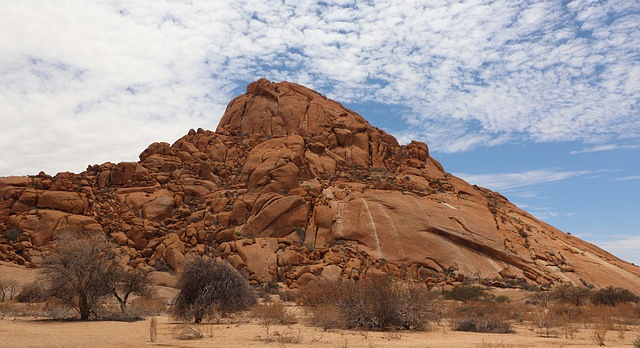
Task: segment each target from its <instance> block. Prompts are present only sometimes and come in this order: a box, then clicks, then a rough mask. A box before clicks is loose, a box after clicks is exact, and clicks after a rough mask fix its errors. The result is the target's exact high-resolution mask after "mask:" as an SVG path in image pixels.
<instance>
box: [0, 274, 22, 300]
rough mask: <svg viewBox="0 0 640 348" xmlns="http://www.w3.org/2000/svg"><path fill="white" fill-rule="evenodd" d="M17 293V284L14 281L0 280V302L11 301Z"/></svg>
mask: <svg viewBox="0 0 640 348" xmlns="http://www.w3.org/2000/svg"><path fill="white" fill-rule="evenodd" d="M17 293H18V283H16V281H15V280H5V279H0V302H2V301H6V300H12V299H13V297H14V296H15V295H16V294H17Z"/></svg>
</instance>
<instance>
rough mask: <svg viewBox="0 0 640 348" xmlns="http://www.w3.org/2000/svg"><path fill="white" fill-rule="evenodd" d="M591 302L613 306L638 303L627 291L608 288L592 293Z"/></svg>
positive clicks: (634, 295) (635, 297)
mask: <svg viewBox="0 0 640 348" xmlns="http://www.w3.org/2000/svg"><path fill="white" fill-rule="evenodd" d="M591 301H592V302H593V303H594V304H602V305H607V306H615V305H616V304H618V303H629V302H638V296H636V294H634V293H632V292H631V291H629V290H627V289H623V288H614V287H613V286H608V287H606V288H602V289H599V290H596V291H594V292H593V294H592V296H591Z"/></svg>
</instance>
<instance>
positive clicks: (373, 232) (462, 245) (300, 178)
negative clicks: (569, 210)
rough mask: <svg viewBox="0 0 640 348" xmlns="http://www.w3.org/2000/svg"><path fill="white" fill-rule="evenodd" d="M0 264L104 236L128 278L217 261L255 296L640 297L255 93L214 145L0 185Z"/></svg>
mask: <svg viewBox="0 0 640 348" xmlns="http://www.w3.org/2000/svg"><path fill="white" fill-rule="evenodd" d="M0 231H5V232H4V233H3V237H0V261H11V262H14V263H18V264H22V265H26V266H29V267H38V266H39V264H40V262H41V256H40V255H41V252H42V250H43V249H46V248H47V247H48V245H49V244H48V243H49V242H50V241H51V240H53V239H55V238H56V236H58V235H59V234H61V233H64V232H69V231H70V232H76V233H80V232H82V233H104V234H106V235H107V236H109V238H110V240H111V241H112V242H113V244H114V245H116V246H117V248H119V249H120V253H119V254H120V255H123V257H122V260H124V261H123V262H125V263H128V264H129V265H130V266H131V267H137V268H147V269H157V270H167V269H173V270H179V269H180V268H181V266H182V264H183V262H184V261H185V259H186V258H187V257H189V255H207V256H209V257H217V258H220V259H224V260H226V261H227V262H229V263H230V264H232V265H233V266H234V267H236V268H237V269H239V270H240V271H241V272H243V273H244V274H246V275H247V276H248V277H250V278H251V279H252V280H253V281H255V282H281V283H284V284H287V285H288V286H291V287H296V286H299V285H301V284H303V283H307V282H309V281H313V280H315V279H319V278H325V279H339V278H349V279H358V278H361V277H366V276H367V275H371V274H379V273H382V272H383V273H389V274H393V275H395V276H398V277H406V278H412V279H417V280H420V281H423V282H425V283H426V284H428V285H430V286H444V285H446V284H452V283H455V282H459V281H462V280H463V279H464V278H466V277H474V278H480V279H484V280H485V281H487V282H490V283H491V284H492V285H495V286H515V285H518V284H520V285H522V284H529V285H530V286H539V287H549V286H551V285H552V284H564V283H571V284H593V285H596V286H608V285H612V286H620V287H625V288H636V289H637V288H639V287H640V270H639V269H638V268H637V267H635V266H633V265H631V264H628V263H626V262H624V261H622V260H620V259H618V258H616V257H615V256H613V255H611V254H609V253H607V252H606V251H604V250H601V249H599V248H597V247H596V246H593V245H590V244H588V243H586V242H584V241H581V240H579V239H577V238H575V237H573V236H571V235H568V234H566V233H563V232H561V231H559V230H557V229H555V228H553V227H552V226H549V225H547V224H545V223H543V222H541V221H539V220H537V219H535V218H534V217H533V216H531V215H530V214H528V213H526V212H525V211H522V210H520V209H518V208H517V207H516V206H514V205H513V204H511V203H510V202H509V201H508V200H507V199H506V198H504V197H503V196H501V195H500V194H498V193H495V192H492V191H490V190H487V189H484V188H481V187H478V186H474V185H471V184H469V183H467V182H465V181H463V180H461V179H459V178H456V177H454V176H452V175H451V174H448V173H446V172H445V171H444V169H443V168H442V166H441V165H440V163H438V161H436V160H435V159H433V158H432V157H431V156H430V154H429V149H428V147H427V145H426V144H424V143H421V142H416V141H414V142H411V143H410V144H408V145H405V146H400V145H399V144H398V142H397V141H396V139H395V138H393V137H392V136H390V135H389V134H387V133H385V132H384V131H382V130H380V129H377V128H376V127H373V126H371V125H370V124H369V123H368V122H367V121H366V120H365V119H364V118H362V117H361V116H360V115H358V114H356V113H355V112H353V111H351V110H348V109H346V108H345V107H343V106H342V105H340V104H339V103H337V102H334V101H331V100H328V99H327V98H325V97H324V96H322V95H320V94H318V93H316V92H314V91H311V90H309V89H307V88H305V87H303V86H300V85H297V84H294V83H289V82H282V83H272V82H269V81H267V80H264V79H262V80H258V81H256V82H254V83H252V84H251V85H249V86H248V88H247V93H246V94H244V95H241V96H239V97H237V98H235V99H234V100H233V101H231V102H230V104H229V106H228V107H227V110H226V112H225V114H224V115H223V117H222V120H221V122H220V124H219V126H218V128H217V130H216V131H215V132H212V131H207V130H203V129H198V130H197V131H196V130H191V131H189V133H188V134H187V135H185V136H184V137H182V138H181V139H179V140H178V141H176V142H175V143H174V144H173V145H170V144H167V143H154V144H151V145H150V146H149V147H148V148H147V149H146V150H144V151H143V152H142V153H141V155H140V161H139V162H137V163H133V162H123V163H118V164H113V163H104V164H101V165H92V166H89V167H88V168H87V170H86V171H85V172H82V173H80V174H73V173H59V174H58V175H56V176H53V177H51V176H49V175H46V174H44V173H40V174H38V175H36V176H30V177H8V178H0Z"/></svg>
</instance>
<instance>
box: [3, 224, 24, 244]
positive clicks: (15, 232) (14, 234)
mask: <svg viewBox="0 0 640 348" xmlns="http://www.w3.org/2000/svg"><path fill="white" fill-rule="evenodd" d="M2 236H3V237H4V238H6V239H7V240H8V241H10V242H15V241H17V240H18V237H19V236H20V230H19V229H17V228H15V227H13V228H10V229H8V230H6V231H4V232H2Z"/></svg>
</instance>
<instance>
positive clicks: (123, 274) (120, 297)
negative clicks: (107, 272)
mask: <svg viewBox="0 0 640 348" xmlns="http://www.w3.org/2000/svg"><path fill="white" fill-rule="evenodd" d="M115 272H116V273H115V274H114V280H113V281H112V282H110V283H108V286H109V290H110V291H111V294H112V295H113V296H114V297H115V298H116V300H117V301H118V304H119V305H120V310H121V311H122V312H124V311H126V308H127V301H128V300H129V296H131V295H132V294H136V295H140V296H143V297H151V296H152V295H153V292H154V289H153V287H152V286H151V279H150V278H149V272H146V271H141V270H131V269H130V270H123V269H121V268H116V269H115Z"/></svg>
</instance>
